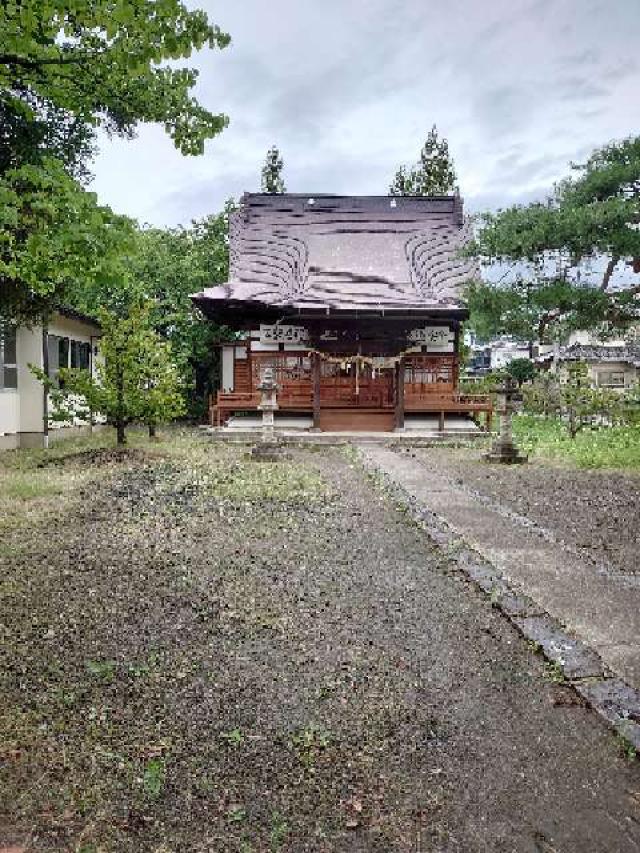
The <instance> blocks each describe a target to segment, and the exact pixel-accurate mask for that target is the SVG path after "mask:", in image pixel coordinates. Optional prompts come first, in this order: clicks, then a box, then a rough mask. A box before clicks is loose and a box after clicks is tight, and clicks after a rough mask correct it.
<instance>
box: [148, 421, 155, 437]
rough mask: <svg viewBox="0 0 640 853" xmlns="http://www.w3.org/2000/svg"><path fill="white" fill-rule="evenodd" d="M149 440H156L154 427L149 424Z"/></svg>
mask: <svg viewBox="0 0 640 853" xmlns="http://www.w3.org/2000/svg"><path fill="white" fill-rule="evenodd" d="M149 438H156V425H155V424H149Z"/></svg>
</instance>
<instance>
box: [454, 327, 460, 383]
mask: <svg viewBox="0 0 640 853" xmlns="http://www.w3.org/2000/svg"><path fill="white" fill-rule="evenodd" d="M453 352H454V356H453V390H454V391H457V390H458V382H459V379H460V323H459V321H458V320H456V321H455V327H454V341H453Z"/></svg>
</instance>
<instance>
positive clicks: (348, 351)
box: [192, 193, 491, 431]
mask: <svg viewBox="0 0 640 853" xmlns="http://www.w3.org/2000/svg"><path fill="white" fill-rule="evenodd" d="M467 235H468V230H467V227H466V225H465V220H464V217H463V205H462V199H461V198H460V197H459V196H457V195H455V196H443V197H433V198H414V197H405V196H333V195H316V196H310V195H299V194H290V193H287V194H282V195H267V194H260V193H255V194H254V193H252V194H246V195H245V196H243V198H242V202H241V205H240V208H239V209H238V210H237V211H235V212H234V213H232V214H231V217H230V223H229V241H230V246H229V249H230V269H229V281H228V282H227V283H225V284H218V285H215V286H213V287H209V288H206V289H205V290H203V291H202V292H201V293H197V294H195V295H194V296H193V297H192V298H193V300H194V302H195V304H196V305H198V307H199V308H200V309H201V310H202V312H203V313H204V315H205V316H206V317H207V318H209V319H211V320H214V321H216V322H217V323H220V324H224V325H226V326H228V327H229V328H230V329H232V330H233V331H234V332H235V334H236V339H235V340H234V341H232V342H229V343H225V344H223V345H221V350H222V353H221V362H222V371H221V373H222V380H221V388H220V390H219V391H218V393H217V395H216V397H215V398H213V399H212V400H211V405H210V416H211V423H212V425H215V426H221V425H224V424H225V423H226V422H227V421H228V420H229V419H230V418H231V417H232V416H235V415H239V414H242V413H250V412H253V413H254V414H255V412H256V410H257V407H258V404H259V402H260V392H259V390H258V385H259V384H260V380H261V377H262V375H263V373H264V370H265V368H267V367H271V368H273V372H274V374H275V379H276V382H277V385H278V392H277V402H278V407H279V414H280V415H288V416H295V415H298V416H301V417H300V420H301V422H302V423H304V424H306V425H308V426H309V427H312V428H315V429H320V430H331V431H333V430H335V431H342V430H363V431H392V430H402V429H403V428H404V427H405V419H408V418H410V417H415V416H417V415H425V414H430V415H433V414H437V416H438V423H439V426H440V429H444V428H445V420H446V418H447V417H449V416H451V415H458V416H460V415H463V416H467V417H469V418H471V417H473V418H478V416H479V414H480V413H481V412H484V413H486V416H487V419H488V418H490V414H491V404H490V401H489V399H488V398H487V397H484V396H480V395H465V394H462V393H460V392H459V390H458V373H459V342H460V323H461V321H463V320H464V319H465V318H466V317H467V316H468V311H467V309H466V307H465V305H464V303H463V302H462V300H461V288H462V287H463V285H464V284H465V283H466V282H467V281H468V280H469V279H470V278H472V277H473V276H474V275H477V269H476V265H475V263H474V262H473V261H471V260H469V259H465V258H463V257H461V254H460V249H461V247H462V246H463V245H464V243H465V241H466V239H467Z"/></svg>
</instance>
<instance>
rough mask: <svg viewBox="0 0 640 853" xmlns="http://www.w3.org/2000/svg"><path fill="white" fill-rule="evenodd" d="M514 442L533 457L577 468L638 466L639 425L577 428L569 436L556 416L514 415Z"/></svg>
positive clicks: (639, 449)
mask: <svg viewBox="0 0 640 853" xmlns="http://www.w3.org/2000/svg"><path fill="white" fill-rule="evenodd" d="M513 425H514V435H515V438H516V441H517V443H518V446H519V447H520V448H521V449H522V450H523V451H524V452H525V453H528V454H530V455H532V456H534V457H539V458H541V459H549V460H552V461H555V462H563V463H569V464H570V465H574V466H576V467H577V468H611V469H629V468H633V469H638V470H640V427H638V426H627V427H601V428H593V429H591V428H589V427H585V429H583V430H581V431H580V432H579V433H578V435H577V436H576V437H575V439H571V438H570V436H569V434H568V432H567V428H566V425H565V424H564V423H562V421H561V420H560V419H559V418H538V417H534V416H531V415H523V416H520V417H517V418H514V421H513Z"/></svg>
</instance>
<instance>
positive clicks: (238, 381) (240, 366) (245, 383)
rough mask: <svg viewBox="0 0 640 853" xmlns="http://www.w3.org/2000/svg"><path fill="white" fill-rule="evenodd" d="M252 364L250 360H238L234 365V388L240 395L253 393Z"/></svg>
mask: <svg viewBox="0 0 640 853" xmlns="http://www.w3.org/2000/svg"><path fill="white" fill-rule="evenodd" d="M250 365H251V362H250V361H249V359H248V358H245V359H242V360H240V359H237V358H236V360H235V362H234V364H233V387H234V390H235V391H236V392H238V393H240V394H248V393H249V392H250V391H251V368H250Z"/></svg>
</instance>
